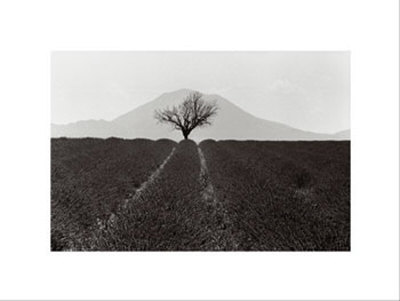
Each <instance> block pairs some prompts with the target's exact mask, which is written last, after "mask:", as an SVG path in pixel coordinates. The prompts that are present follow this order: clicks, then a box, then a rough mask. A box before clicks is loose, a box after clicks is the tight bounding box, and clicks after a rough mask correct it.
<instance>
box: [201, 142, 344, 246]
mask: <svg viewBox="0 0 400 301" xmlns="http://www.w3.org/2000/svg"><path fill="white" fill-rule="evenodd" d="M262 144H263V143H262V142H232V141H229V142H215V141H204V142H202V143H201V145H200V146H201V148H202V149H203V152H204V154H205V158H206V161H207V163H208V166H209V172H210V177H211V181H212V182H213V184H214V188H215V193H216V196H217V198H218V199H219V201H220V202H222V204H223V206H224V207H225V208H226V210H227V211H228V215H229V217H230V219H231V220H233V225H234V227H235V229H234V233H235V236H236V237H237V239H238V242H239V246H238V249H240V250H348V249H349V247H350V244H349V239H350V237H349V233H350V229H349V224H350V223H349V214H350V195H349V194H347V193H346V192H347V191H349V189H350V188H349V187H350V183H349V177H342V176H339V177H338V176H337V175H333V176H330V175H329V173H330V172H331V171H332V169H326V168H324V166H321V167H320V169H317V168H316V166H315V165H314V166H311V165H309V166H308V165H307V164H304V161H303V160H305V159H306V158H303V157H301V156H299V155H298V154H297V155H296V154H295V153H293V154H292V155H289V154H286V153H285V152H283V151H281V152H279V153H277V152H274V151H271V148H270V147H268V143H265V146H263V145H262ZM269 144H273V143H272V142H270V143H269ZM275 144H280V143H277V142H275ZM287 145H288V146H290V145H291V144H287ZM331 163H332V164H343V165H346V164H349V162H346V160H342V162H341V161H338V162H336V163H335V161H333V162H331ZM339 169H340V168H339ZM334 170H338V169H334ZM317 171H318V172H317ZM338 178H340V179H342V183H340V184H341V185H342V186H345V188H346V189H343V187H342V186H341V185H338V184H339V183H338V181H337V179H338ZM329 182H332V183H333V184H334V185H333V184H332V185H329Z"/></svg>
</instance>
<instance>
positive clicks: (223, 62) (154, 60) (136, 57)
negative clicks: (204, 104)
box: [51, 51, 350, 133]
mask: <svg viewBox="0 0 400 301" xmlns="http://www.w3.org/2000/svg"><path fill="white" fill-rule="evenodd" d="M51 65H52V85H51V100H52V102H51V105H52V106H51V115H52V116H51V120H52V122H53V123H57V124H63V123H69V122H74V121H78V120H86V119H105V120H111V119H113V118H115V117H117V116H119V115H121V114H123V113H126V112H127V111H130V110H132V109H134V108H136V107H137V106H139V105H141V104H144V103H146V102H149V101H151V100H153V99H154V98H156V97H157V96H159V95H160V94H162V93H164V92H170V91H174V90H178V89H182V88H188V89H194V90H198V91H200V92H203V93H205V94H219V95H221V96H223V97H225V98H226V99H228V100H230V101H231V102H233V103H235V104H236V105H237V106H239V107H241V108H242V109H244V110H245V111H247V112H249V113H251V114H253V115H255V116H257V117H261V118H264V119H267V120H271V121H279V122H282V123H285V124H288V125H290V126H293V127H296V128H299V129H303V130H309V131H314V132H325V133H331V132H337V131H340V130H344V129H348V128H350V53H349V52H120V51H116V52H54V53H53V54H52V63H51Z"/></svg>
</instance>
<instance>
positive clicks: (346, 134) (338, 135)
mask: <svg viewBox="0 0 400 301" xmlns="http://www.w3.org/2000/svg"><path fill="white" fill-rule="evenodd" d="M334 136H335V138H337V139H340V140H350V130H344V131H340V132H337V133H335V134H334Z"/></svg>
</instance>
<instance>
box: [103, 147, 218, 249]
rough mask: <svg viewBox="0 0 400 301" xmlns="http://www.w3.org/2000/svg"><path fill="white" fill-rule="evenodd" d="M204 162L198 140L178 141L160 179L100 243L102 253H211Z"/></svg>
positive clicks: (122, 214) (114, 222) (131, 204)
mask: <svg viewBox="0 0 400 301" xmlns="http://www.w3.org/2000/svg"><path fill="white" fill-rule="evenodd" d="M199 174H200V161H199V155H198V151H197V145H196V144H195V143H194V142H193V141H182V142H180V143H179V145H178V147H177V149H176V150H175V153H174V155H173V156H172V157H171V158H170V160H169V161H168V162H167V164H166V165H165V167H164V169H163V170H162V171H161V173H160V175H159V176H158V177H157V178H155V179H154V182H152V183H151V185H150V186H149V187H148V189H146V190H145V191H143V193H142V194H141V195H140V197H138V198H133V199H132V200H131V201H130V202H129V203H128V205H127V207H126V208H124V210H121V211H120V212H119V213H117V214H116V216H115V218H114V219H113V220H112V221H110V222H109V224H108V225H107V227H105V229H104V230H103V231H102V232H101V233H100V234H99V235H98V237H99V239H98V241H97V242H95V245H96V247H95V248H96V249H98V250H114V251H129V250H131V251H143V250H152V251H161V250H165V251H172V250H207V249H210V248H211V246H210V244H212V234H213V231H212V229H210V227H211V225H212V221H211V220H210V214H209V213H210V211H211V210H212V208H211V207H210V205H209V204H207V202H205V201H204V200H203V199H202V198H201V192H202V189H203V187H202V185H201V183H200V181H199Z"/></svg>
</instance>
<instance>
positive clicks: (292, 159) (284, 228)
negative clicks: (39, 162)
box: [51, 51, 351, 251]
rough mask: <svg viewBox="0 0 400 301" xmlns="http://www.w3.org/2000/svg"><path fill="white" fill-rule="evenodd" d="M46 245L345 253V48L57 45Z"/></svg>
mask: <svg viewBox="0 0 400 301" xmlns="http://www.w3.org/2000/svg"><path fill="white" fill-rule="evenodd" d="M51 73H52V74H51V122H52V124H51V250H52V251H350V221H351V218H350V53H349V52H335V51H333V52H330V51H323V52H314V51H309V52H307V51H305V52H284V51H282V52H268V51H265V52H240V51H238V52H179V51H176V52H162V51H161V52H136V51H114V52H113V51H104V52H102V51H93V52H80V51H56V52H53V53H52V57H51Z"/></svg>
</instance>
